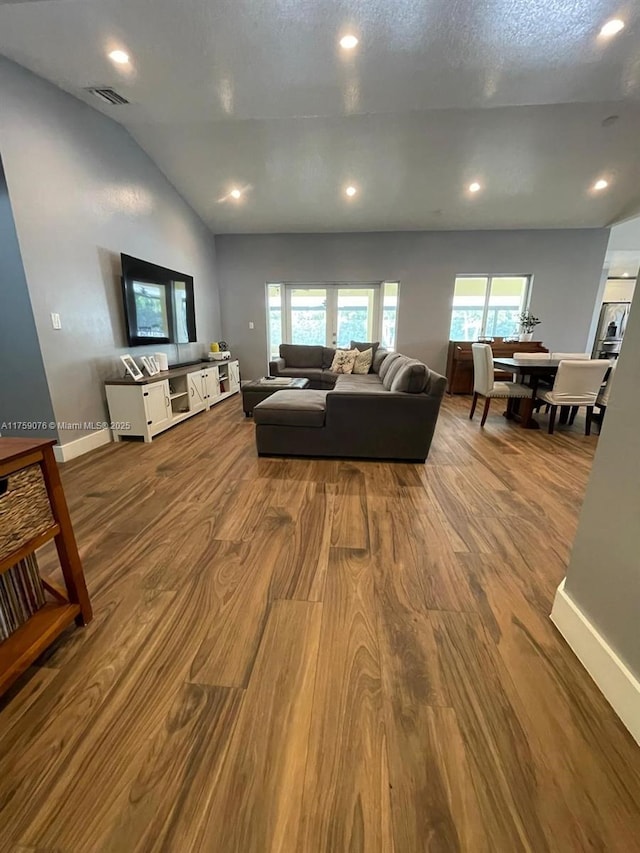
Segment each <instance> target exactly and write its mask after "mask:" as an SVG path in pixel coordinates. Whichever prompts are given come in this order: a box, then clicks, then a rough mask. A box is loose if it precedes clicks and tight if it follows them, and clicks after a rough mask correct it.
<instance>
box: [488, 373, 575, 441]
mask: <svg viewBox="0 0 640 853" xmlns="http://www.w3.org/2000/svg"><path fill="white" fill-rule="evenodd" d="M559 364H560V361H559V359H557V358H545V359H542V358H541V359H527V358H494V359H493V366H494V367H495V368H496V370H504V371H505V373H513V374H515V375H516V376H521V377H523V378H524V379H528V381H527V385H528V386H529V387H530V388H531V389H532V394H531V397H525V398H523V399H522V400H520V408H519V411H518V412H517V413H516V414H515V416H516V417H519V419H520V424H521V426H522V427H523V428H524V429H540V424H539V423H538V421H537V420H536V419H535V418H534V417H533V404H534V401H535V399H536V392H537V390H538V387H539V386H540V380H541V379H545V380H547V381H550V382H553V380H554V378H555V375H556V373H557V372H558V365H559ZM504 414H505V417H513V414H512V413H511V412H509V413H507V412H505V413H504Z"/></svg>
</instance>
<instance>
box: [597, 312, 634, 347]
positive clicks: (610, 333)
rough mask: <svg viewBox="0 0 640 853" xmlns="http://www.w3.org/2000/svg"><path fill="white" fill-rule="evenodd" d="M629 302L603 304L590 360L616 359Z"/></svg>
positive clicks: (625, 325)
mask: <svg viewBox="0 0 640 853" xmlns="http://www.w3.org/2000/svg"><path fill="white" fill-rule="evenodd" d="M630 308H631V303H630V302H603V303H602V308H601V309H600V319H599V320H598V331H597V333H596V339H595V341H594V344H593V352H592V353H591V355H592V358H617V357H618V356H619V355H620V347H621V346H622V339H623V338H624V332H625V329H626V328H627V320H628V319H629V309H630Z"/></svg>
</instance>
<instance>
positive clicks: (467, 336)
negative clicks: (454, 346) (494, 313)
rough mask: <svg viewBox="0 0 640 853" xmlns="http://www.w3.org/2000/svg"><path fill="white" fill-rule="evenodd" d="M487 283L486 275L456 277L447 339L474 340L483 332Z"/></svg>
mask: <svg viewBox="0 0 640 853" xmlns="http://www.w3.org/2000/svg"><path fill="white" fill-rule="evenodd" d="M488 283H489V280H488V278H487V277H486V276H458V277H457V278H456V284H455V289H454V293H453V310H452V312H451V329H450V331H449V340H451V341H476V340H477V339H478V337H479V335H482V334H483V331H482V318H483V315H484V303H485V299H486V295H487V285H488Z"/></svg>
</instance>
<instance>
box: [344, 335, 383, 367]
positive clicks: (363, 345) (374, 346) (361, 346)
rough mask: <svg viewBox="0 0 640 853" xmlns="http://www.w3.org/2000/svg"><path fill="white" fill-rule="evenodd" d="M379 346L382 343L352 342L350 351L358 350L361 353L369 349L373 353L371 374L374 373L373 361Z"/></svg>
mask: <svg viewBox="0 0 640 853" xmlns="http://www.w3.org/2000/svg"><path fill="white" fill-rule="evenodd" d="M379 346H380V341H369V342H367V341H351V346H350V347H349V349H357V350H359V351H360V352H366V351H367V350H368V349H370V350H371V351H372V357H371V367H370V368H369V372H370V373H371V372H372V371H373V359H374V358H375V355H376V352H377V351H378V347H379Z"/></svg>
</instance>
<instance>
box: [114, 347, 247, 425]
mask: <svg viewBox="0 0 640 853" xmlns="http://www.w3.org/2000/svg"><path fill="white" fill-rule="evenodd" d="M105 388H106V392H107V403H108V404H109V418H110V420H111V423H112V429H111V431H112V433H113V438H114V441H120V439H121V438H124V437H129V436H142V437H143V438H144V440H145V441H151V439H152V438H153V436H154V435H158V433H160V432H164V430H166V429H169V427H172V426H175V424H179V423H180V422H181V421H184V420H186V419H187V418H190V417H191V416H192V415H196V414H198V412H203V411H205V410H206V409H210V408H211V406H215V404H216V403H219V402H220V401H221V400H226V398H227V397H230V396H231V395H232V394H237V393H238V391H239V390H240V367H239V365H238V362H237V361H220V362H217V363H212V364H205V363H204V362H198V363H196V364H189V365H184V366H182V367H174V368H171V369H170V370H165V371H163V372H162V373H157V374H156V375H155V376H146V377H145V378H144V379H141V380H140V381H138V382H136V381H135V380H134V379H111V380H109V381H107V382H105Z"/></svg>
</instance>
